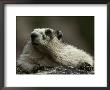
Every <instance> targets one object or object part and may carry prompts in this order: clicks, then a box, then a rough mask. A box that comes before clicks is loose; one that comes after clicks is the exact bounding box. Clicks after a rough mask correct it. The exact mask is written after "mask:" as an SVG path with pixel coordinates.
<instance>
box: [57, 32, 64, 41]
mask: <svg viewBox="0 0 110 90" xmlns="http://www.w3.org/2000/svg"><path fill="white" fill-rule="evenodd" d="M56 35H57V38H58V39H59V40H60V39H62V37H63V33H62V31H56Z"/></svg>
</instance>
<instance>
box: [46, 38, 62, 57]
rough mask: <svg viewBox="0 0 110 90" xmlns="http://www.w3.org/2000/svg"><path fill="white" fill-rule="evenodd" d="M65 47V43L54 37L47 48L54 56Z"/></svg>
mask: <svg viewBox="0 0 110 90" xmlns="http://www.w3.org/2000/svg"><path fill="white" fill-rule="evenodd" d="M63 47H64V44H63V43H62V42H61V41H59V40H58V39H57V38H56V37H54V38H53V40H52V41H50V42H49V43H48V46H47V49H48V52H49V53H50V54H51V55H52V56H53V57H54V56H55V57H57V55H58V54H59V53H60V52H61V51H62V49H63Z"/></svg>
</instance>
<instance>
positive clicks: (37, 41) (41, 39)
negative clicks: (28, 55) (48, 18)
mask: <svg viewBox="0 0 110 90" xmlns="http://www.w3.org/2000/svg"><path fill="white" fill-rule="evenodd" d="M62 35H63V34H62V32H61V31H55V30H53V29H50V28H38V29H34V31H33V32H32V33H31V41H32V44H33V45H35V46H37V47H38V46H45V45H47V44H48V43H49V42H50V41H51V40H52V39H53V38H54V37H57V38H58V40H61V38H62Z"/></svg>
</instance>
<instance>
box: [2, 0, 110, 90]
mask: <svg viewBox="0 0 110 90" xmlns="http://www.w3.org/2000/svg"><path fill="white" fill-rule="evenodd" d="M8 3H9V4H12V3H15V4H27V3H30V4H108V7H107V67H108V68H107V71H108V73H107V82H108V83H107V84H108V88H106V87H105V88H104V87H103V88H101V87H97V88H95V87H92V88H90V87H88V88H87V87H83V88H81V87H79V88H77V87H74V88H65V87H61V88H57V87H52V88H43V87H42V88H31V87H30V88H28V87H25V88H24V87H21V88H17V87H16V88H0V89H2V90H49V89H50V90H56V89H57V90H58V89H59V90H61V89H62V90H68V89H69V90H73V89H74V90H75V89H77V90H82V89H84V90H88V89H96V90H97V89H100V90H104V89H110V87H109V86H110V56H109V53H110V35H109V34H110V25H109V23H110V3H108V0H0V87H4V58H5V56H4V53H5V52H4V51H5V48H4V40H5V39H4V4H8Z"/></svg>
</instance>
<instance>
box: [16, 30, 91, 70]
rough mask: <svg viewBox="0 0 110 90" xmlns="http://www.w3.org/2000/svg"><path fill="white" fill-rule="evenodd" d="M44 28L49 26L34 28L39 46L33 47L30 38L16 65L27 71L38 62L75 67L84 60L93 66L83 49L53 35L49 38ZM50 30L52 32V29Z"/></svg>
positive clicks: (47, 64)
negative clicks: (43, 36)
mask: <svg viewBox="0 0 110 90" xmlns="http://www.w3.org/2000/svg"><path fill="white" fill-rule="evenodd" d="M46 29H49V28H41V29H40V28H38V29H34V31H33V32H32V33H37V34H38V37H37V38H36V39H35V42H37V43H39V46H35V47H34V46H33V45H32V43H31V39H30V40H29V41H28V42H27V44H26V46H25V47H24V50H23V53H22V54H21V55H20V57H19V59H18V60H17V64H18V65H21V66H22V67H23V68H24V69H25V70H29V71H30V70H32V69H33V67H34V66H36V65H37V64H40V65H42V66H58V65H60V64H62V65H66V66H73V67H76V66H79V65H80V64H81V63H84V62H86V63H88V64H90V65H91V66H93V58H92V56H90V55H89V54H87V53H86V52H84V51H83V50H80V49H77V48H76V47H74V46H71V45H68V44H65V43H63V42H62V41H61V40H59V39H58V38H57V37H56V36H55V35H54V37H53V38H52V39H51V38H50V37H49V36H46V35H45V30H46ZM50 30H51V31H52V32H54V30H53V29H50ZM41 33H42V34H43V35H45V37H46V39H45V40H43V38H42V34H41ZM39 51H40V52H39ZM44 52H46V53H44ZM47 54H48V55H49V56H48V55H47ZM50 56H51V57H52V58H51V57H50ZM56 62H57V63H56ZM58 63H59V64H58Z"/></svg>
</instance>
